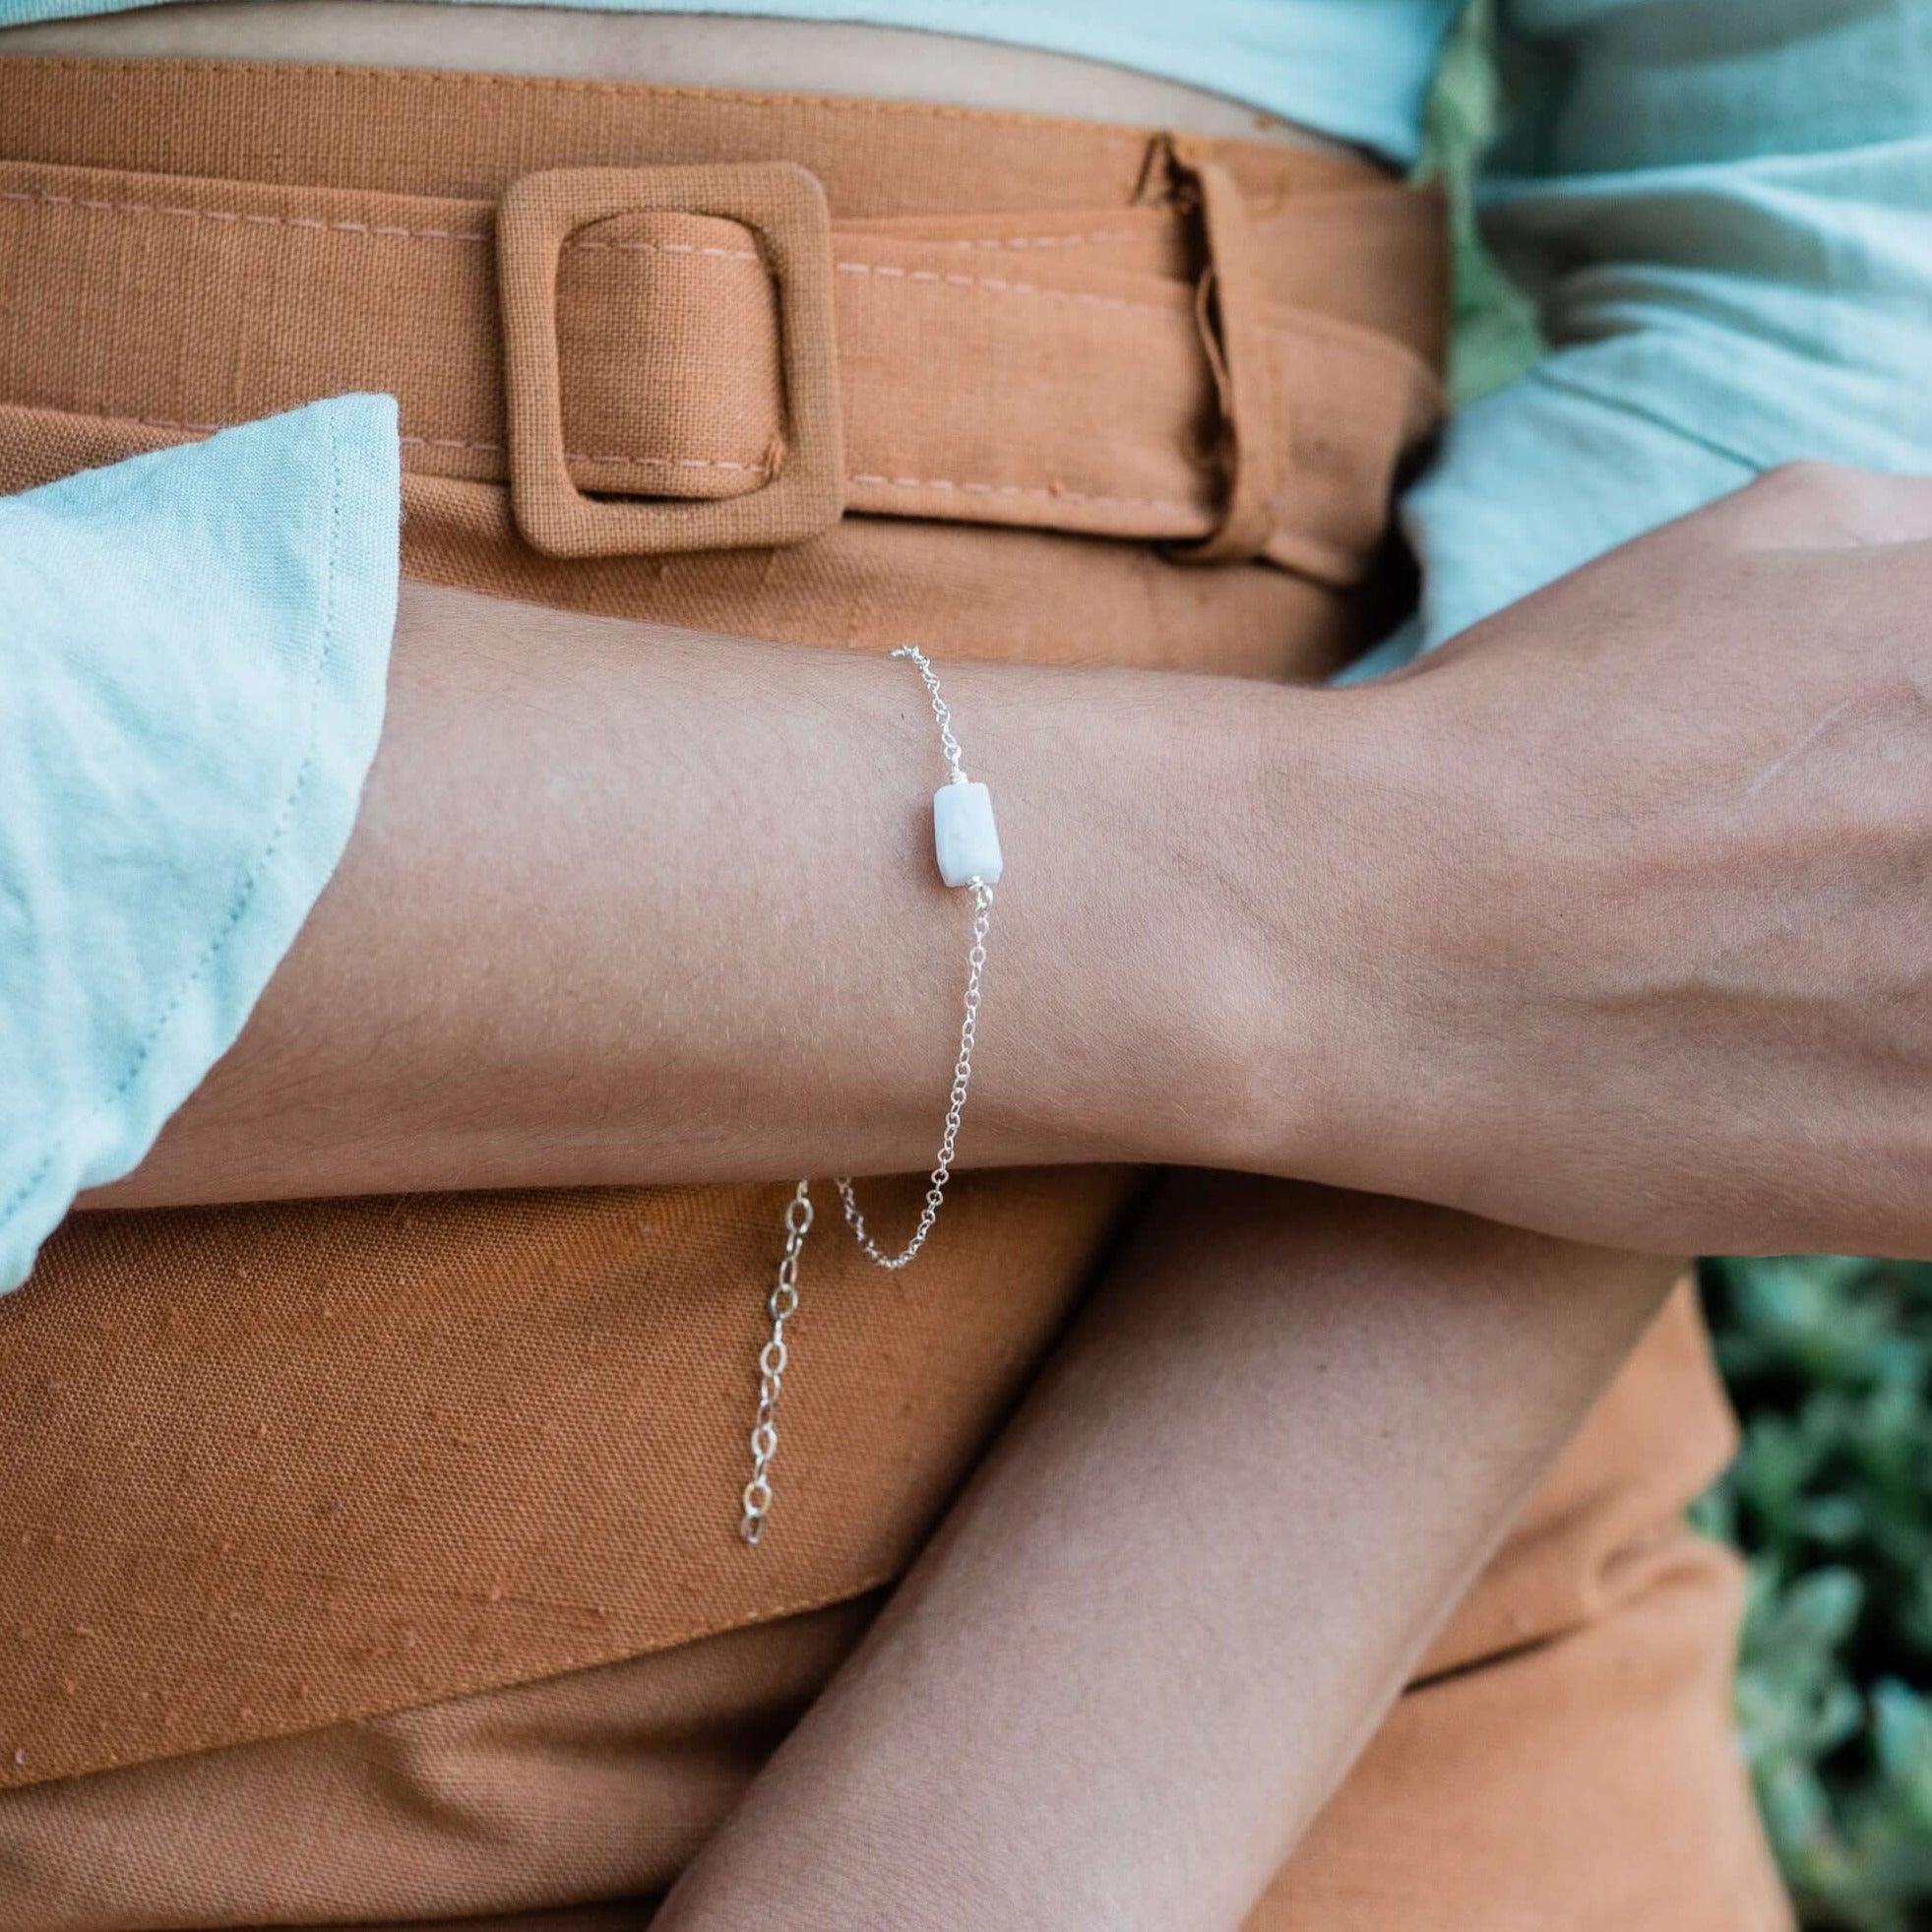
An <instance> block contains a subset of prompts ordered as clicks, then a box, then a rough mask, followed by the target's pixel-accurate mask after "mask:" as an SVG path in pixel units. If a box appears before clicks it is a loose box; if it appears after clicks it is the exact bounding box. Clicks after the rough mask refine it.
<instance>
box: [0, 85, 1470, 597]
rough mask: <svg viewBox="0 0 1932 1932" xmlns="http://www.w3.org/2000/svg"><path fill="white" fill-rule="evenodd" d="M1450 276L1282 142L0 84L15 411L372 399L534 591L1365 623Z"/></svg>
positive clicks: (1395, 189)
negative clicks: (888, 584) (945, 531)
mask: <svg viewBox="0 0 1932 1932" xmlns="http://www.w3.org/2000/svg"><path fill="white" fill-rule="evenodd" d="M131 278H132V279H131ZM1445 279H1446V277H1445V266H1444V248H1443V240H1442V223H1441V218H1440V207H1439V204H1438V202H1437V200H1436V198H1435V197H1434V196H1433V194H1431V193H1429V192H1427V191H1423V190H1416V189H1411V188H1407V187H1404V186H1402V185H1401V184H1399V183H1396V182H1393V181H1391V180H1390V179H1389V178H1388V177H1386V176H1385V175H1383V174H1382V173H1381V172H1380V171H1379V170H1378V169H1376V168H1375V167H1373V166H1372V165H1371V164H1369V163H1367V162H1365V161H1357V160H1354V159H1352V158H1349V157H1346V156H1335V155H1331V154H1318V153H1313V152H1309V151H1304V150H1298V149H1295V148H1293V147H1289V146H1284V145H1279V144H1274V143H1260V142H1255V143H1247V142H1231V141H1221V140H1209V139H1202V138H1196V137H1183V136H1172V135H1168V134H1165V133H1162V132H1160V131H1158V130H1143V129H1133V128H1125V127H1117V126H1110V125H1106V124H1100V123H1088V122H1080V121H1066V120H1054V119H1048V118H1044V117H1038V116H1029V115H1017V114H1001V113H992V112H987V111H983V110H973V109H961V108H949V107H944V106H938V105H932V104H927V103H910V102H894V101H874V100H865V99H856V98H844V97H825V96H805V95H789V94H752V93H731V92H726V91H717V90H704V89H692V88H677V87H656V86H650V85H639V84H630V83H622V84H620V83H612V84H601V83H590V82H581V81H546V80H535V79H530V78H526V77H507V76H494V75H474V74H442V73H428V72H422V71H412V70H394V69H358V68H343V67H323V66H291V65H278V64H271V63H237V62H221V61H197V60H186V61H120V60H76V59H68V58H31V57H29V58H20V57H15V58H6V59H0V287H5V286H7V285H12V286H15V287H20V288H30V289H31V291H32V299H31V301H14V302H4V303H0V401H4V402H10V403H15V404H23V405H31V406H36V407H43V408H49V409H53V410H59V411H68V412H73V413H77V414H84V415H91V416H106V417H114V418H119V419H125V420H133V421H139V422H141V423H144V424H146V425H148V426H149V427H151V428H155V429H158V430H160V431H162V432H164V433H166V434H169V435H182V436H186V435H192V434H199V433H205V432H206V431H208V430H210V429H213V428H215V427H218V426H220V425H221V424H223V423H227V422H232V421H238V420H244V419H246V418H248V417H251V416H256V415H262V414H267V413H271V412H273V411H274V410H276V409H279V408H283V407H288V406H291V405H295V404H297V403H300V402H304V401H307V400H310V399H312V398H313V397H315V396H319V395H325V394H332V393H340V392H343V391H346V390H353V389H379V390H387V391H390V392H392V393H394V394H395V395H396V396H397V397H398V399H399V401H400V403H401V405H402V415H403V425H404V441H405V464H406V466H407V467H409V468H410V469H411V470H413V471H416V472H418V473H424V474H429V475H440V476H452V477H464V478H471V479H476V480H481V481H488V482H499V483H507V484H508V485H509V489H510V494H511V498H512V502H513V505H514V511H515V516H516V520H517V524H518V527H519V530H520V531H521V533H522V535H523V537H524V538H525V539H526V540H527V541H528V542H529V543H530V544H531V545H532V546H533V547H534V548H536V549H537V550H539V551H543V552H546V553H548V554H551V555H554V556H563V557H577V556H609V555H627V554H628V555H649V554H653V553H660V552H673V551H684V552H689V551H696V550H707V549H715V548H732V547H772V546H783V545H790V544H795V543H800V542H804V541H806V540H808V539H809V538H811V537H813V536H815V535H818V534H819V533H821V532H823V531H824V530H828V529H829V528H830V527H831V526H832V525H833V524H835V523H837V522H838V521H839V520H840V519H841V517H842V516H844V515H854V514H855V515H860V516H868V517H914V518H922V519H934V520H940V521H945V522H956V523H966V524H979V525H1007V526H1019V527H1024V528H1029V529H1035V530H1057V531H1065V532H1073V533H1079V534H1086V535H1092V536H1106V537H1125V538H1135V539H1140V540H1144V541H1145V540H1153V541H1160V542H1165V543H1168V544H1171V545H1174V546H1176V548H1177V552H1180V553H1191V554H1195V555H1199V556H1202V557H1204V558H1214V559H1217V558H1231V557H1264V558H1267V559H1269V560H1271V561H1273V562H1275V563H1278V564H1280V565H1282V566H1285V567H1287V568H1289V569H1292V570H1294V571H1297V572H1300V573H1304V574H1306V575H1308V576H1310V577H1312V578H1314V579H1316V580H1318V581H1321V582H1323V583H1329V584H1336V585H1347V584H1352V583H1354V582H1356V581H1358V580H1359V578H1360V577H1361V575H1362V574H1363V572H1364V570H1365V569H1366V567H1367V565H1368V563H1369V561H1370V559H1371V558H1372V557H1373V556H1374V554H1375V553H1376V551H1377V548H1378V546H1379V544H1380V542H1381V539H1382V536H1383V532H1384V530H1385V528H1386V522H1387V513H1388V505H1389V498H1390V493H1391V490H1392V487H1393V482H1394V479H1395V476H1396V474H1397V471H1398V469H1399V467H1400V466H1401V464H1402V461H1403V459H1404V458H1405V457H1406V456H1407V454H1408V453H1409V452H1410V451H1412V449H1413V448H1414V447H1415V445H1416V444H1417V443H1418V442H1419V441H1420V439H1421V438H1422V437H1423V436H1425V435H1426V434H1427V432H1428V431H1429V429H1430V428H1431V427H1432V425H1433V423H1434V421H1435V419H1436V416H1437V413H1438V410H1439V407H1440V393H1439V386H1438V383H1437V379H1436V373H1435V370H1436V365H1437V364H1438V363H1439V360H1440V350H1441V342H1440V330H1441V314H1442V308H1443V302H1442V291H1443V287H1444V282H1445ZM130 286H138V287H139V289H140V294H141V299H140V302H139V304H138V305H135V306H128V305H127V304H126V303H125V291H126V290H127V289H128V288H129V287H130ZM238 288H245V289H246V290H247V291H248V294H247V298H246V299H245V300H236V299H234V296H233V291H234V290H236V289H238ZM104 303H114V304H119V305H120V306H119V309H118V312H104V311H103V304H104ZM271 343H272V344H273V346H274V352H273V354H271V353H269V352H268V350H267V345H268V344H271Z"/></svg>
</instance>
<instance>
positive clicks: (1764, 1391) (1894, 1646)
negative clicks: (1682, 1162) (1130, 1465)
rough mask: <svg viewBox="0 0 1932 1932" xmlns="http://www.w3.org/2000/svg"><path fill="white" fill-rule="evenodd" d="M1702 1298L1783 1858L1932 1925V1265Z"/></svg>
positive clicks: (1488, 328)
mask: <svg viewBox="0 0 1932 1932" xmlns="http://www.w3.org/2000/svg"><path fill="white" fill-rule="evenodd" d="M1487 13H1488V8H1487V4H1486V0H1476V3H1475V4H1474V5H1473V6H1472V7H1471V9H1470V11H1469V14H1468V16H1467V17H1466V18H1465V21H1464V22H1463V24H1462V26H1461V28H1460V29H1459V30H1458V31H1457V33H1456V35H1455V36H1454V37H1453V39H1452V40H1451V43H1450V46H1449V49H1448V52H1447V57H1446V59H1445V62H1444V66H1443V70H1442V76H1441V82H1440V85H1439V87H1438V89H1437V93H1436V98H1435V102H1434V107H1433V112H1432V116H1431V139H1430V146H1429V156H1428V160H1427V162H1426V164H1425V165H1426V167H1427V170H1428V171H1429V172H1430V173H1432V174H1434V175H1436V176H1438V177H1439V178H1440V179H1441V181H1442V182H1443V185H1444V188H1445V190H1446V192H1447V193H1448V195H1449V197H1450V206H1451V210H1452V216H1453V219H1454V223H1455V234H1456V267H1457V298H1456V326H1455V332H1454V340H1453V345H1452V353H1451V361H1450V391H1451V394H1452V396H1454V397H1455V398H1456V400H1457V401H1458V402H1468V401H1471V400H1473V399H1474V398H1475V397H1477V396H1480V395H1483V394H1486V393H1487V392H1488V391H1489V390H1491V389H1494V388H1496V387H1497V386H1498V385H1499V384H1501V383H1503V382H1507V381H1508V380H1509V379H1510V378H1511V377H1512V376H1514V375H1515V374H1517V373H1518V372H1519V371H1520V370H1521V369H1522V368H1523V367H1524V366H1526V364H1527V361H1528V360H1529V359H1530V358H1531V357H1532V356H1533V354H1534V352H1535V331H1534V326H1533V321H1532V319H1531V317H1530V315H1529V312H1528V310H1527V305H1526V304H1525V303H1524V302H1523V300H1522V298H1521V297H1520V296H1519V295H1518V294H1517V293H1516V291H1514V290H1513V289H1512V288H1511V287H1510V286H1509V284H1508V282H1507V281H1506V280H1505V279H1504V278H1503V277H1502V275H1501V274H1500V273H1499V271H1498V270H1497V268H1496V266H1495V264H1494V263H1493V262H1492V261H1491V260H1490V258H1489V257H1488V255H1487V254H1486V253H1485V252H1484V251H1483V249H1482V246H1481V243H1480V241H1479V239H1478V238H1477V235H1476V231H1475V222H1474V218H1473V216H1472V213H1471V203H1470V191H1469V179H1470V162H1471V156H1473V155H1474V153H1475V152H1476V150H1477V149H1478V148H1479V147H1480V146H1481V143H1482V141H1483V140H1484V138H1485V136H1486V133H1487V131H1488V129H1489V127H1490V126H1491V123H1492V120H1493V116H1494V109H1495V101H1494V82H1493V72H1492V67H1491V63H1490V59H1489V53H1488V37H1487V36H1488V31H1489V24H1488V19H1487ZM1705 1284H1706V1293H1707V1299H1708V1302H1709V1305H1710V1309H1711V1314H1712V1319H1713V1323H1714V1329H1715V1333H1716V1340H1717V1351H1718V1358H1719V1360H1720V1362H1721V1363H1722V1365H1723V1368H1724V1372H1725V1375H1726V1377H1727V1378H1728V1380H1729V1382H1730V1386H1731V1392H1732V1396H1733V1398H1734V1400H1735V1401H1736V1402H1737V1405H1738V1408H1739V1411H1740V1413H1741V1414H1742V1416H1743V1417H1744V1431H1745V1433H1744V1447H1743V1451H1742V1453H1741V1454H1740V1456H1739V1457H1738V1460H1737V1463H1736V1465H1735V1466H1734V1467H1733V1468H1732V1469H1731V1471H1730V1472H1729V1474H1727V1475H1726V1476H1725V1478H1724V1479H1723V1481H1722V1482H1721V1483H1719V1484H1718V1486H1717V1487H1716V1489H1715V1490H1714V1491H1713V1492H1712V1494H1711V1495H1710V1496H1708V1497H1706V1498H1705V1499H1704V1501H1703V1503H1702V1504H1701V1505H1700V1507H1699V1511H1698V1515H1699V1519H1700V1521H1701V1522H1702V1524H1703V1525H1704V1527H1706V1528H1707V1529H1709V1530H1710V1531H1712V1533H1714V1534H1716V1535H1721V1536H1724V1537H1726V1538H1727V1539H1729V1540H1730V1541H1732V1542H1735V1543H1736V1544H1737V1545H1738V1546H1739V1547H1740V1548H1741V1549H1742V1550H1743V1551H1744V1552H1745V1554H1746V1555H1747V1557H1748V1558H1749V1560H1750V1564H1751V1590H1750V1597H1749V1603H1748V1609H1747V1613H1746V1621H1745V1632H1744V1647H1743V1657H1742V1662H1741V1667H1740V1671H1739V1679H1738V1688H1737V1704H1738V1720H1739V1728H1740V1731H1741V1733H1742V1736H1743V1741H1744V1748H1745V1751H1746V1754H1747V1756H1748V1758H1749V1761H1750V1765H1751V1770H1752V1775H1753V1776H1754V1778H1755V1779H1756V1783H1757V1788H1758V1795H1759V1799H1760V1802H1761V1804H1762V1806H1763V1809H1764V1814H1765V1819H1766V1822H1767V1825H1768V1826H1769V1828H1770V1832H1771V1837H1772V1841H1773V1843H1774V1844H1775V1846H1776V1850H1777V1855H1778V1859H1779V1862H1780V1863H1781V1864H1782V1866H1783V1869H1784V1873H1785V1876H1786V1878H1787V1880H1788V1881H1789V1883H1790V1885H1791V1888H1792V1890H1793V1892H1794V1893H1795V1894H1796V1896H1797V1898H1798V1901H1799V1905H1800V1908H1801V1910H1802V1912H1803V1914H1804V1918H1805V1923H1806V1925H1807V1926H1808V1927H1812V1928H1815V1929H1816V1932H1825V1929H1826V1928H1831V1929H1832V1932H1913V1928H1924V1927H1932V1268H1924V1267H1921V1268H1912V1267H1904V1266H1901V1265H1897V1264H1889V1263H1883V1262H1868V1261H1851V1260H1845V1259H1842V1258H1836V1257H1811V1258H1786V1259H1781V1260H1774V1261H1751V1262H1740V1261H1719V1262H1712V1263H1710V1264H1708V1265H1707V1267H1706V1270H1705Z"/></svg>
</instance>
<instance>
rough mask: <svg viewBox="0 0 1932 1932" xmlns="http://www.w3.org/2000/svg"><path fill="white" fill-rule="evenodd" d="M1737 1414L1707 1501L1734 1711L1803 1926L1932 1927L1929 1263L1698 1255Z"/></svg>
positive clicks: (1894, 1930) (1877, 1930)
mask: <svg viewBox="0 0 1932 1932" xmlns="http://www.w3.org/2000/svg"><path fill="white" fill-rule="evenodd" d="M1705 1278H1706V1293H1707V1298H1708V1301H1709V1305H1710V1309H1711V1314H1712V1319H1713V1323H1714V1328H1715V1332H1716V1337H1717V1356H1718V1360H1719V1362H1720V1363H1721V1364H1722V1367H1723V1370H1724V1374H1725V1377H1726V1379H1727V1380H1728V1382H1729V1383H1730V1387H1731V1393H1732V1396H1733V1398H1734V1400H1735V1401H1736V1402H1737V1404H1738V1408H1739V1411H1740V1413H1741V1414H1742V1415H1743V1417H1744V1447H1743V1451H1742V1453H1741V1454H1740V1455H1739V1457H1738V1460H1737V1463H1736V1465H1734V1466H1733V1467H1732V1469H1731V1470H1730V1472H1729V1473H1728V1474H1727V1475H1726V1476H1725V1477H1724V1479H1723V1480H1722V1482H1720V1483H1719V1484H1718V1486H1717V1487H1716V1489H1715V1490H1714V1491H1713V1493H1712V1494H1711V1495H1710V1496H1708V1497H1707V1498H1705V1500H1704V1502H1703V1504H1702V1505H1701V1506H1700V1510H1699V1516H1700V1520H1701V1521H1702V1523H1703V1525H1704V1527H1707V1528H1709V1529H1710V1530H1712V1531H1713V1532H1714V1533H1716V1534H1719V1535H1723V1536H1725V1537H1727V1538H1729V1539H1730V1540H1732V1541H1734V1542H1736V1543H1737V1544H1738V1545H1739V1546H1740V1547H1741V1548H1742V1549H1743V1550H1744V1551H1745V1552H1746V1554H1747V1555H1748V1556H1749V1558H1750V1563H1751V1593H1750V1599H1749V1607H1748V1610H1747V1614H1746V1620H1745V1632H1744V1651H1743V1658H1742V1664H1741V1668H1740V1671H1739V1677H1738V1690H1737V1708H1738V1718H1739V1723H1740V1727H1741V1729H1742V1732H1743V1737H1744V1746H1745V1751H1746V1755H1747V1757H1748V1759H1749V1761H1750V1765H1751V1770H1752V1775H1753V1776H1754V1778H1755V1779H1756V1782H1757V1787H1758V1795H1759V1799H1760V1801H1761V1803H1762V1805H1763V1807H1764V1813H1765V1819H1766V1823H1767V1824H1768V1825H1769V1827H1770V1829H1771V1834H1772V1839H1773V1842H1774V1844H1775V1845H1776V1849H1777V1854H1778V1858H1779V1861H1780V1863H1781V1864H1782V1865H1783V1867H1784V1872H1785V1876H1786V1877H1787V1879H1788V1880H1789V1881H1790V1883H1791V1886H1792V1889H1793V1890H1794V1891H1795V1892H1796V1894H1797V1896H1798V1900H1799V1902H1800V1905H1801V1907H1802V1909H1803V1911H1804V1914H1805V1921H1806V1923H1807V1924H1808V1925H1811V1926H1815V1927H1820V1928H1823V1927H1835V1928H1856V1932H1907V1928H1910V1927H1912V1926H1923V1925H1926V1924H1928V1923H1932V1695H1929V1694H1928V1689H1929V1687H1932V1268H1925V1267H1912V1266H1907V1265H1904V1264H1901V1263H1891V1262H1872V1261H1851V1260H1845V1259H1842V1258H1839V1257H1826V1256H1814V1257H1810V1258H1786V1259H1782V1260H1776V1261H1751V1262H1740V1261H1724V1262H1712V1263H1709V1264H1707V1267H1706V1270H1705Z"/></svg>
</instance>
